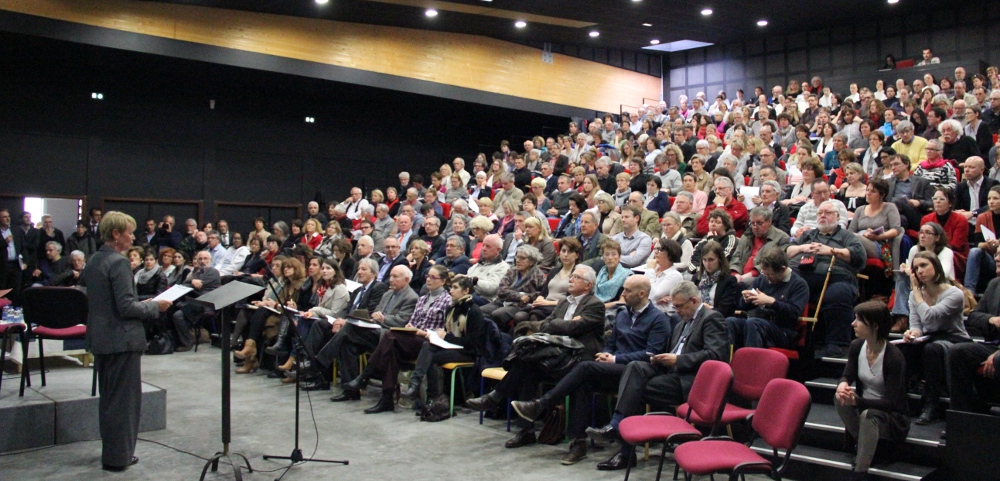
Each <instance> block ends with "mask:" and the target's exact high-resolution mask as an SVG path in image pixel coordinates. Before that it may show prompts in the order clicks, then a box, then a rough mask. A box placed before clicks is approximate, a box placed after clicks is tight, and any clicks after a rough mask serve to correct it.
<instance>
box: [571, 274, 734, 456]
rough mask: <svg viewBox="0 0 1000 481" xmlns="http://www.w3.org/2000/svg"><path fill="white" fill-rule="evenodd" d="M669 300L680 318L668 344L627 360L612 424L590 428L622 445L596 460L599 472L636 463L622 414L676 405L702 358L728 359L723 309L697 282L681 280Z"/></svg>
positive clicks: (683, 398) (589, 431)
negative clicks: (621, 430)
mask: <svg viewBox="0 0 1000 481" xmlns="http://www.w3.org/2000/svg"><path fill="white" fill-rule="evenodd" d="M671 302H672V303H673V305H674V309H675V311H676V312H677V317H679V318H680V321H679V322H678V323H677V324H676V325H675V326H674V328H673V330H672V332H671V334H670V340H669V341H668V342H667V345H666V348H665V349H664V350H663V352H649V353H647V354H648V356H647V357H646V359H642V360H635V361H632V362H630V363H629V365H628V366H627V367H626V368H625V373H624V374H623V375H622V380H621V383H620V384H619V385H618V404H617V405H616V406H615V413H614V415H613V416H612V417H611V423H609V424H608V425H607V426H604V427H601V428H587V435H588V436H590V437H591V438H594V439H596V440H599V441H609V440H612V439H615V440H618V441H619V442H621V445H622V448H621V450H620V451H619V452H618V453H616V454H615V455H614V456H613V457H612V458H611V459H609V460H607V461H605V462H603V463H599V464H598V465H597V469H599V470H601V471H611V470H618V469H625V468H627V467H629V466H635V465H636V457H635V446H632V445H629V444H626V443H624V442H623V441H621V440H620V438H619V437H618V424H619V423H620V422H621V420H622V419H625V418H626V417H629V416H641V415H642V414H643V413H645V412H646V405H647V404H648V405H649V406H650V408H651V409H652V410H653V411H662V410H665V409H673V408H676V407H677V406H679V405H681V404H683V403H684V402H685V401H686V400H687V397H688V393H689V392H691V385H692V384H693V383H694V377H695V374H697V372H698V369H699V368H700V367H701V365H702V363H704V362H705V361H708V360H715V361H723V360H725V359H728V358H729V334H728V333H727V331H726V320H725V318H723V317H722V314H721V313H719V312H718V311H714V310H712V309H711V308H709V307H707V306H706V305H705V303H704V302H703V299H702V295H701V291H699V290H698V286H697V285H695V284H694V283H693V282H691V281H681V282H680V283H679V284H677V286H676V287H674V289H673V291H672V292H671Z"/></svg>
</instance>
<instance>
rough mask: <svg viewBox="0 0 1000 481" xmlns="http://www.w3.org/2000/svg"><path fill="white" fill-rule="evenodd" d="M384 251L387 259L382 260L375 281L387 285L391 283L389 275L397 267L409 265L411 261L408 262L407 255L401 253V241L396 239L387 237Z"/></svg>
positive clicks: (383, 247)
mask: <svg viewBox="0 0 1000 481" xmlns="http://www.w3.org/2000/svg"><path fill="white" fill-rule="evenodd" d="M382 249H384V250H385V257H383V258H382V265H380V266H379V268H378V275H376V276H375V280H377V281H379V282H381V283H383V284H386V283H388V282H389V274H390V273H391V272H392V269H393V268H395V267H396V266H401V265H409V261H407V260H406V256H405V255H401V254H400V253H399V240H398V239H396V238H395V237H386V239H385V241H384V243H383V244H382Z"/></svg>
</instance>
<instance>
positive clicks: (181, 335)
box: [171, 251, 222, 352]
mask: <svg viewBox="0 0 1000 481" xmlns="http://www.w3.org/2000/svg"><path fill="white" fill-rule="evenodd" d="M181 285H183V286H185V287H190V288H192V289H194V291H193V292H194V293H195V294H196V295H197V296H201V295H202V294H207V293H209V292H212V291H214V290H215V289H218V288H219V286H220V285H222V276H220V275H219V271H218V270H216V269H215V268H214V267H212V255H211V254H209V253H208V251H198V252H197V253H196V254H195V255H194V270H192V271H191V274H190V275H188V277H187V279H184V282H182V283H181ZM197 296H196V297H197ZM174 305H175V306H177V307H179V309H178V310H176V311H174V313H173V315H172V316H171V318H172V319H173V321H174V328H175V329H176V331H177V333H176V334H177V335H176V339H177V347H176V348H175V349H174V350H175V351H177V352H184V351H189V350H191V348H192V347H194V346H193V345H194V329H193V328H194V326H195V325H197V324H199V323H201V316H202V314H204V312H205V308H204V307H201V306H196V305H194V304H191V303H186V302H184V303H177V304H174Z"/></svg>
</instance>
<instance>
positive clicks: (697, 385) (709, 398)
mask: <svg viewBox="0 0 1000 481" xmlns="http://www.w3.org/2000/svg"><path fill="white" fill-rule="evenodd" d="M732 385H733V370H732V369H731V368H730V367H729V364H726V363H724V362H722V361H705V362H704V363H703V364H702V365H701V367H700V368H698V374H697V375H695V377H694V384H692V385H691V393H690V394H688V399H687V401H688V405H689V406H691V411H693V412H694V413H695V414H697V415H698V417H700V418H701V419H704V420H706V421H710V422H711V423H712V425H713V426H714V425H715V424H716V423H718V422H719V418H721V417H722V411H723V410H724V409H725V407H726V395H728V394H729V388H730V387H732Z"/></svg>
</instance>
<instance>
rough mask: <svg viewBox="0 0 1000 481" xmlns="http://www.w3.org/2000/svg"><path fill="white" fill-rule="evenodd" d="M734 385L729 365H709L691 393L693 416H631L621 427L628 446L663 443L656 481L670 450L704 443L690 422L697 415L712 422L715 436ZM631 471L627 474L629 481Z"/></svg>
mask: <svg viewBox="0 0 1000 481" xmlns="http://www.w3.org/2000/svg"><path fill="white" fill-rule="evenodd" d="M732 385H733V371H732V369H730V368H729V364H726V363H724V362H722V361H705V362H704V363H703V364H702V365H701V367H700V368H699V369H698V374H697V375H695V378H694V384H692V385H691V393H690V394H688V404H689V405H690V410H689V413H688V414H689V416H688V417H686V418H680V417H677V416H671V415H669V414H667V413H660V412H653V413H647V414H646V415H644V416H630V417H627V418H625V419H623V420H622V422H621V423H620V424H619V425H618V432H619V433H620V434H621V437H622V439H623V440H625V442H627V443H629V444H632V445H638V444H643V443H650V442H662V443H663V452H662V453H661V456H660V466H659V468H657V470H656V479H660V473H661V472H662V471H663V459H664V458H666V456H667V450H668V449H671V448H672V447H673V446H676V445H678V444H680V443H684V442H687V441H694V440H697V439H701V431H699V430H698V428H696V427H694V426H693V425H692V424H691V423H690V422H689V421H690V414H692V413H693V414H697V416H698V418H699V419H707V420H710V422H709V423H707V424H708V425H710V426H712V432H713V433H714V432H715V428H716V427H717V426H718V425H719V419H720V418H721V417H722V412H723V408H725V406H726V395H727V394H729V388H730V387H732ZM630 471H631V468H628V469H626V470H625V479H626V481H627V480H628V475H629V472H630Z"/></svg>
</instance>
